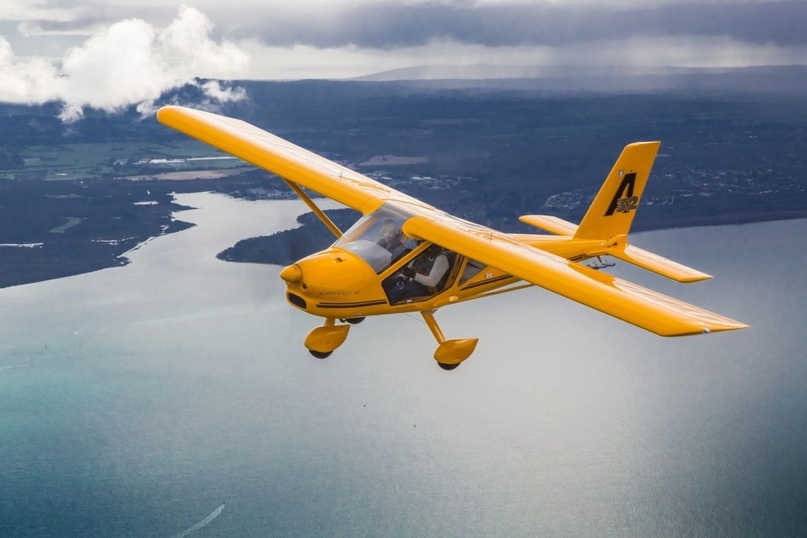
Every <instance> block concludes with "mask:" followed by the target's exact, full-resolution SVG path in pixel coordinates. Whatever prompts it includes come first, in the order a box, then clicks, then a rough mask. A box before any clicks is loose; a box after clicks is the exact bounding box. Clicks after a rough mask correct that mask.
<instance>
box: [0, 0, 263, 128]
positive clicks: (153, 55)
mask: <svg viewBox="0 0 807 538" xmlns="http://www.w3.org/2000/svg"><path fill="white" fill-rule="evenodd" d="M212 28H213V25H212V23H211V22H210V20H209V19H208V18H207V17H206V16H205V15H204V14H203V13H201V12H200V11H198V10H196V9H194V8H189V7H185V6H182V7H180V10H179V14H178V15H177V17H176V18H175V19H174V20H173V21H172V22H171V24H170V25H169V26H168V27H167V28H165V29H163V30H160V29H156V28H154V27H153V26H152V25H150V24H149V23H147V22H145V21H143V20H141V19H127V20H123V21H120V22H116V23H114V24H112V25H111V26H109V27H108V28H107V29H105V30H104V31H103V32H101V33H99V34H98V35H95V36H93V37H91V38H89V39H88V40H87V41H85V42H84V43H83V44H82V45H81V46H79V47H74V48H72V49H70V50H68V51H67V53H66V54H65V56H64V59H63V62H62V66H61V69H60V70H57V69H56V68H54V67H53V66H52V65H50V64H49V63H47V62H45V61H43V60H40V59H36V58H33V59H24V58H15V57H14V55H13V52H12V50H11V47H10V45H9V44H8V42H7V41H5V40H3V39H2V38H0V101H7V102H13V103H27V104H32V103H41V102H44V101H48V100H59V101H62V102H63V103H64V106H63V111H62V115H61V116H62V118H63V119H65V120H75V119H77V118H80V117H81V116H82V110H83V108H84V107H91V108H96V109H101V110H105V111H108V112H116V111H119V110H121V109H123V108H125V107H127V106H130V105H134V104H141V105H140V106H139V109H140V110H149V109H150V106H149V105H148V103H151V102H153V101H154V100H156V99H158V98H159V97H160V95H162V93H163V92H165V91H166V90H169V89H171V88H175V87H178V86H181V85H183V84H188V83H193V81H194V79H195V78H196V77H200V78H221V79H231V78H235V77H238V76H241V75H243V74H244V73H245V72H246V67H247V65H248V62H249V57H248V56H247V55H246V54H245V53H244V52H243V51H241V50H240V49H239V48H238V47H236V46H235V45H234V44H232V43H230V42H227V41H222V42H220V43H217V42H215V41H213V40H212V39H211V32H212ZM201 88H202V90H203V91H205V92H209V93H207V95H208V96H209V97H210V98H211V99H219V100H221V99H226V100H233V99H237V98H243V97H244V94H243V91H242V92H238V91H232V90H230V91H227V90H225V89H223V88H221V87H220V86H219V85H203V86H201Z"/></svg>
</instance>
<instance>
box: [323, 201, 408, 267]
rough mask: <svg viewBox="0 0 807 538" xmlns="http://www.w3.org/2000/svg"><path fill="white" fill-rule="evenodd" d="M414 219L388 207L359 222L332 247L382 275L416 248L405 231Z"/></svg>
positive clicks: (404, 212)
mask: <svg viewBox="0 0 807 538" xmlns="http://www.w3.org/2000/svg"><path fill="white" fill-rule="evenodd" d="M411 216H412V215H411V213H408V212H406V211H404V210H402V209H400V208H399V207H397V206H395V205H393V204H391V203H386V204H384V205H382V206H381V207H380V208H379V209H377V210H376V211H374V212H372V213H369V214H367V215H365V216H364V217H362V218H361V219H359V220H358V221H357V222H356V224H354V225H353V226H352V227H351V228H350V229H349V230H348V231H347V232H345V233H344V235H342V237H340V238H339V239H338V240H337V241H336V243H334V244H333V246H334V247H337V248H341V249H344V250H347V251H348V252H352V253H353V254H355V255H356V256H358V257H360V258H361V259H362V260H364V261H365V262H366V263H367V264H368V265H369V266H370V267H372V268H373V270H374V271H375V272H376V274H380V273H382V272H383V271H384V270H385V269H387V268H388V267H389V266H390V265H392V264H393V263H394V262H395V261H397V260H398V259H400V258H401V257H403V256H405V255H406V254H407V253H408V252H410V251H411V250H412V249H414V248H415V247H416V246H417V243H416V242H415V241H414V240H413V239H410V238H408V237H407V236H406V235H405V234H404V233H403V231H402V227H403V223H404V222H406V220H407V219H409V218H410V217H411Z"/></svg>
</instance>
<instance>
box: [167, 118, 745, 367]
mask: <svg viewBox="0 0 807 538" xmlns="http://www.w3.org/2000/svg"><path fill="white" fill-rule="evenodd" d="M157 118H158V119H159V121H160V122H162V123H164V124H165V125H168V126H170V127H173V128H174V129H177V130H178V131H181V132H183V133H185V134H187V135H189V136H191V137H194V138H197V139H199V140H201V141H203V142H206V143H208V144H210V145H212V146H214V147H216V148H219V149H221V150H223V151H225V152H227V153H230V154H232V155H235V156H236V157H240V158H241V159H243V160H245V161H248V162H250V163H252V164H254V165H255V166H258V167H260V168H263V169H265V170H268V171H270V172H272V173H274V174H277V175H278V176H280V177H282V178H283V179H284V180H285V181H286V182H287V183H288V184H289V186H290V187H291V189H292V190H293V191H294V192H295V193H296V194H297V195H298V196H299V197H300V198H301V199H302V200H303V201H304V202H305V203H306V204H307V205H308V206H309V207H310V208H311V210H312V211H313V212H314V213H315V214H316V215H317V217H319V219H320V220H322V222H323V223H324V224H325V226H327V227H328V229H329V230H330V231H331V232H332V233H333V234H334V236H336V242H335V243H334V244H333V245H332V246H331V247H330V248H328V249H326V250H323V251H321V252H317V253H316V254H312V255H311V256H308V257H306V258H304V259H302V260H299V261H298V262H297V263H294V264H293V265H290V266H288V267H286V268H284V269H283V270H282V271H281V273H280V278H282V279H283V280H284V281H285V282H286V285H287V291H286V298H287V299H288V302H289V303H291V304H292V305H293V306H295V307H297V308H299V309H300V310H303V311H305V312H308V313H309V314H313V315H315V316H320V317H322V318H325V322H324V325H322V326H320V327H316V328H314V329H313V330H312V331H311V332H310V333H309V334H308V336H307V337H306V339H305V347H306V348H308V350H309V351H310V352H311V354H312V355H314V356H315V357H318V358H325V357H327V356H329V355H330V354H331V353H332V352H333V351H334V350H335V349H336V348H338V347H339V346H340V345H342V343H343V342H344V341H345V339H346V338H347V335H348V330H349V329H350V326H351V325H352V324H356V323H359V322H361V321H362V320H363V319H364V318H365V317H366V316H376V315H381V314H394V313H404V312H420V314H421V315H422V316H423V319H424V320H425V322H426V324H427V325H428V326H429V329H431V332H432V334H433V335H434V337H435V339H436V340H437V343H438V347H437V350H436V351H435V353H434V358H435V360H436V361H437V363H438V364H439V365H440V367H442V368H443V369H446V370H452V369H454V368H456V367H457V366H458V365H459V364H460V363H461V362H462V361H464V360H465V359H467V358H468V357H469V356H470V355H471V353H473V351H474V349H475V347H476V343H477V339H476V338H464V339H446V338H445V336H443V333H442V331H441V330H440V327H439V326H438V325H437V322H436V321H435V319H434V313H435V311H436V310H437V309H439V308H441V307H443V306H447V305H451V304H454V303H458V302H462V301H467V300H470V299H476V298H480V297H488V296H491V295H494V294H498V293H504V292H507V291H513V290H517V289H521V288H524V287H527V286H532V285H535V286H540V287H542V288H545V289H547V290H549V291H553V292H555V293H558V294H560V295H562V296H564V297H568V298H569V299H572V300H574V301H577V302H580V303H582V304H584V305H587V306H590V307H592V308H595V309H597V310H600V311H601V312H604V313H606V314H610V315H612V316H614V317H617V318H619V319H621V320H624V321H627V322H628V323H632V324H634V325H636V326H638V327H641V328H643V329H647V330H649V331H652V332H654V333H656V334H659V335H661V336H682V335H691V334H701V333H709V332H714V331H729V330H735V329H742V328H745V327H747V325H745V324H743V323H740V322H737V321H734V320H731V319H729V318H726V317H723V316H721V315H719V314H715V313H713V312H709V311H707V310H703V309H701V308H699V307H697V306H693V305H690V304H687V303H684V302H682V301H679V300H677V299H673V298H671V297H667V296H665V295H662V294H660V293H657V292H654V291H651V290H649V289H646V288H643V287H641V286H638V285H636V284H632V283H630V282H627V281H625V280H622V279H619V278H616V277H614V276H612V275H609V274H607V273H604V272H601V271H599V270H597V269H600V268H602V267H605V266H606V265H605V264H603V263H602V262H601V263H600V264H599V265H596V266H591V267H589V266H587V265H585V264H583V263H581V262H583V261H585V260H588V259H590V258H596V259H597V260H601V257H602V256H611V257H614V258H617V259H620V260H623V261H626V262H629V263H632V264H634V265H637V266H639V267H642V268H644V269H648V270H650V271H653V272H655V273H658V274H660V275H663V276H665V277H668V278H672V279H674V280H676V281H678V282H696V281H699V280H704V279H707V278H711V277H710V276H709V275H707V274H705V273H702V272H700V271H697V270H695V269H691V268H689V267H686V266H684V265H681V264H679V263H676V262H673V261H671V260H668V259H666V258H663V257H661V256H658V255H656V254H653V253H651V252H648V251H646V250H643V249H641V248H639V247H636V246H634V245H632V244H629V242H628V230H629V228H630V226H631V223H632V222H633V217H634V215H635V214H636V209H637V208H638V206H639V202H640V201H641V198H642V192H643V191H644V187H645V184H646V183H647V179H648V177H649V175H650V169H651V167H652V165H653V161H654V160H655V158H656V153H657V151H658V148H659V145H660V143H659V142H637V143H634V144H629V145H628V146H626V147H625V149H624V150H623V151H622V154H621V155H620V156H619V158H618V159H617V161H616V164H615V165H614V167H613V169H612V170H611V172H610V173H609V174H608V176H607V178H606V179H605V183H604V184H603V185H602V187H601V188H600V191H599V193H598V194H597V196H596V197H595V198H594V201H593V202H592V204H591V207H590V208H589V209H588V211H587V213H586V214H585V216H584V217H583V220H582V221H581V222H580V224H579V225H574V224H572V223H570V222H567V221H564V220H561V219H559V218H556V217H552V216H544V215H525V216H522V217H521V218H520V220H521V221H522V222H525V223H527V224H529V225H531V226H534V227H536V228H540V229H543V230H545V231H548V232H550V233H552V234H555V235H544V234H509V233H502V232H498V231H495V230H492V229H490V228H487V227H485V226H481V225H479V224H474V223H472V222H468V221H466V220H463V219H460V218H457V217H454V216H452V215H449V214H447V213H445V212H443V211H441V210H439V209H436V208H434V207H432V206H430V205H428V204H426V203H424V202H422V201H420V200H417V199H415V198H413V197H411V196H408V195H406V194H403V193H401V192H399V191H396V190H395V189H392V188H390V187H388V186H386V185H383V184H381V183H379V182H376V181H374V180H372V179H370V178H368V177H365V176H363V175H361V174H359V173H357V172H355V171H353V170H350V169H348V168H346V167H344V166H342V165H340V164H337V163H334V162H332V161H330V160H328V159H325V158H324V157H321V156H319V155H317V154H315V153H312V152H310V151H307V150H305V149H303V148H301V147H299V146H296V145H294V144H292V143H291V142H288V141H287V140H284V139H282V138H279V137H277V136H274V135H272V134H270V133H267V132H266V131H263V130H261V129H259V128H257V127H255V126H253V125H250V124H249V123H246V122H243V121H240V120H236V119H232V118H227V117H224V116H220V115H217V114H212V113H209V112H202V111H199V110H193V109H189V108H183V107H176V106H168V107H164V108H162V109H160V111H159V112H158V113H157ZM303 188H305V189H308V190H310V191H313V192H316V193H319V194H320V195H322V196H325V197H328V198H331V199H333V200H335V201H337V202H339V203H341V204H344V205H346V206H348V207H351V208H353V209H355V210H357V211H359V212H360V213H361V214H362V215H363V216H362V217H361V218H360V219H359V220H358V221H357V222H356V224H354V225H353V226H352V227H351V228H350V229H349V230H347V231H345V232H342V231H341V230H340V229H339V228H337V226H335V225H334V223H333V222H331V220H330V219H329V218H328V216H327V215H325V213H323V212H322V211H321V210H320V208H319V207H318V206H317V205H316V203H315V201H314V200H313V199H312V197H311V196H309V195H308V194H307V193H306V192H305V191H304V190H303Z"/></svg>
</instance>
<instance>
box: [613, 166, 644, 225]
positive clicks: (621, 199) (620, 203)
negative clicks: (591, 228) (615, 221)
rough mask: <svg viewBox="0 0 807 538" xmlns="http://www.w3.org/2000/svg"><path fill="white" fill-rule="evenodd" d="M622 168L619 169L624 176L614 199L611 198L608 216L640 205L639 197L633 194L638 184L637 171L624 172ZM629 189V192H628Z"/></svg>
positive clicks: (631, 209) (621, 175)
mask: <svg viewBox="0 0 807 538" xmlns="http://www.w3.org/2000/svg"><path fill="white" fill-rule="evenodd" d="M623 174H624V172H623V171H622V170H620V171H619V177H621V178H622V183H620V184H619V188H618V189H617V190H616V192H615V193H614V199H613V200H611V205H609V206H608V211H606V212H605V216H606V217H610V216H611V215H613V214H614V212H616V213H627V212H628V211H633V210H635V209H636V208H637V207H639V197H638V196H634V195H633V188H634V186H635V184H636V172H631V173H630V174H624V175H623ZM626 191H627V192H626Z"/></svg>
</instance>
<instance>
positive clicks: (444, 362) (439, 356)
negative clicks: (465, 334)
mask: <svg viewBox="0 0 807 538" xmlns="http://www.w3.org/2000/svg"><path fill="white" fill-rule="evenodd" d="M420 314H421V315H422V316H423V320H424V321H425V322H426V325H428V326H429V329H430V330H431V332H432V334H433V335H434V338H435V339H436V340H437V343H438V344H440V345H439V346H437V350H436V351H435V352H434V360H436V361H437V365H438V366H439V367H440V368H442V369H443V370H453V369H454V368H456V367H457V366H459V365H460V363H461V362H462V361H464V360H465V359H467V358H468V357H470V356H471V353H473V352H474V349H475V348H476V343H477V342H478V341H479V340H478V339H477V338H461V339H457V340H446V338H445V336H443V331H441V330H440V327H439V326H438V325H437V321H436V320H435V319H434V311H424V312H421V313H420Z"/></svg>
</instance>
